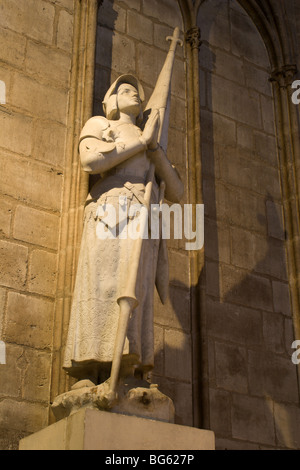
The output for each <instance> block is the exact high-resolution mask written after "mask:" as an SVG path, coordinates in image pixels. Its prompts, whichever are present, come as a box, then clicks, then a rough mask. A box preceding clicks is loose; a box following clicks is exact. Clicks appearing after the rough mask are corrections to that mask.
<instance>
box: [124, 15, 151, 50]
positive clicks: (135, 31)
mask: <svg viewBox="0 0 300 470" xmlns="http://www.w3.org/2000/svg"><path fill="white" fill-rule="evenodd" d="M127 34H128V35H129V36H131V37H133V38H135V39H138V40H139V41H143V42H146V43H147V44H153V23H152V21H151V20H148V19H147V18H145V17H144V16H143V15H140V14H139V13H137V12H135V11H130V10H128V12H127Z"/></svg>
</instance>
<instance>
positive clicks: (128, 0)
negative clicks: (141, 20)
mask: <svg viewBox="0 0 300 470" xmlns="http://www.w3.org/2000/svg"><path fill="white" fill-rule="evenodd" d="M123 3H125V4H126V5H127V6H128V7H129V8H130V10H137V11H140V10H141V0H123Z"/></svg>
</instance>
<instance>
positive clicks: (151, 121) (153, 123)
mask: <svg viewBox="0 0 300 470" xmlns="http://www.w3.org/2000/svg"><path fill="white" fill-rule="evenodd" d="M159 125H160V119H159V112H158V110H157V109H153V110H152V111H151V113H150V116H149V118H148V121H147V122H146V125H145V128H144V132H143V139H144V140H145V142H146V144H147V147H148V149H149V150H153V149H155V148H157V140H158V133H159Z"/></svg>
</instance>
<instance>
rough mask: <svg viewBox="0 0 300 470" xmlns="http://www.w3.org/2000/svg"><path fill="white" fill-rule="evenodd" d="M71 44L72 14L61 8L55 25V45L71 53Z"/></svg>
mask: <svg viewBox="0 0 300 470" xmlns="http://www.w3.org/2000/svg"><path fill="white" fill-rule="evenodd" d="M72 45H73V15H71V14H69V13H68V12H67V11H64V10H61V12H60V14H59V19H58V27H57V47H59V48H60V49H63V50H65V51H66V52H68V53H69V54H71V53H72Z"/></svg>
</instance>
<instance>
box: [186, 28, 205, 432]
mask: <svg viewBox="0 0 300 470" xmlns="http://www.w3.org/2000/svg"><path fill="white" fill-rule="evenodd" d="M200 38H201V32H200V29H199V28H198V27H197V26H193V27H191V28H189V29H188V31H187V32H186V34H185V40H186V44H187V48H186V49H187V65H188V67H187V90H188V93H187V103H188V116H187V119H188V126H187V128H188V136H187V137H188V187H189V201H188V202H189V203H191V204H193V205H194V207H195V205H196V204H202V203H203V191H202V169H201V129H200V86H201V84H200V79H199V49H200V46H201V41H200ZM193 218H194V220H195V214H193ZM203 267H204V249H202V250H200V251H197V252H190V269H191V331H192V348H193V350H192V358H193V408H194V413H193V415H194V426H197V427H203V425H204V423H205V419H204V411H203V410H204V408H205V404H204V403H205V402H206V400H205V398H204V394H203V386H202V382H203V376H204V375H206V374H205V373H204V370H203V366H202V365H203V363H205V357H206V350H205V348H204V349H203V348H202V342H201V325H200V323H201V314H200V312H201V311H202V308H203V306H202V303H203V295H202V293H201V287H200V276H201V273H202V270H203Z"/></svg>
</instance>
